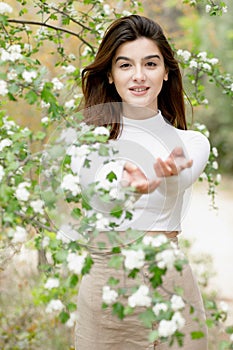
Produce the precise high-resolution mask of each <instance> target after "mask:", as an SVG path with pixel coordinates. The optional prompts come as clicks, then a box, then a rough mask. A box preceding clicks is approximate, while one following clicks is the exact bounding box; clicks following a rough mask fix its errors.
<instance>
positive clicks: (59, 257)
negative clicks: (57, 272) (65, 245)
mask: <svg viewBox="0 0 233 350" xmlns="http://www.w3.org/2000/svg"><path fill="white" fill-rule="evenodd" d="M67 255H68V252H67V251H66V250H59V251H58V252H56V253H55V254H54V255H53V257H54V260H55V262H57V263H63V262H65V261H66V258H67Z"/></svg>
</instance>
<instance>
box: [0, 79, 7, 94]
mask: <svg viewBox="0 0 233 350" xmlns="http://www.w3.org/2000/svg"><path fill="white" fill-rule="evenodd" d="M6 94H8V89H7V83H6V82H5V80H0V95H1V96H5V95H6Z"/></svg>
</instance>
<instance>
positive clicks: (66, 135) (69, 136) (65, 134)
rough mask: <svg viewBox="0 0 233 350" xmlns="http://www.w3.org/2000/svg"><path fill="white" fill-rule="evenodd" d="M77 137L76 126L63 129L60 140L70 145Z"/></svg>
mask: <svg viewBox="0 0 233 350" xmlns="http://www.w3.org/2000/svg"><path fill="white" fill-rule="evenodd" d="M76 139H77V131H76V130H75V129H74V128H66V129H64V130H62V132H61V136H60V139H59V141H64V142H65V143H66V144H68V145H70V144H72V143H73V142H74V140H76Z"/></svg>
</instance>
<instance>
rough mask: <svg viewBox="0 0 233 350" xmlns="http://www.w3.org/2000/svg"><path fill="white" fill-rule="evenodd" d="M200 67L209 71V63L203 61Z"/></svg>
mask: <svg viewBox="0 0 233 350" xmlns="http://www.w3.org/2000/svg"><path fill="white" fill-rule="evenodd" d="M202 67H203V68H204V69H205V70H208V71H209V72H210V71H211V66H210V65H209V63H203V65H202Z"/></svg>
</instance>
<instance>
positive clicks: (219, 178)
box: [215, 174, 222, 184]
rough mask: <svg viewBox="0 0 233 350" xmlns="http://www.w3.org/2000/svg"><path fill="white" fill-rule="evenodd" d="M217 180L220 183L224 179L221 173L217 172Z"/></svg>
mask: <svg viewBox="0 0 233 350" xmlns="http://www.w3.org/2000/svg"><path fill="white" fill-rule="evenodd" d="M215 181H216V182H217V184H220V182H221V181H222V175H221V174H217V175H216V179H215Z"/></svg>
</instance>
